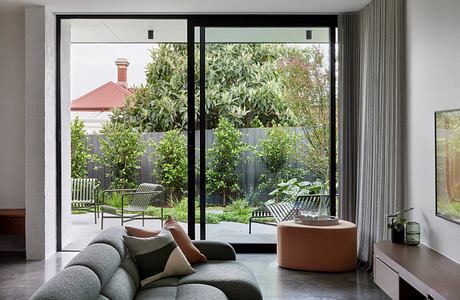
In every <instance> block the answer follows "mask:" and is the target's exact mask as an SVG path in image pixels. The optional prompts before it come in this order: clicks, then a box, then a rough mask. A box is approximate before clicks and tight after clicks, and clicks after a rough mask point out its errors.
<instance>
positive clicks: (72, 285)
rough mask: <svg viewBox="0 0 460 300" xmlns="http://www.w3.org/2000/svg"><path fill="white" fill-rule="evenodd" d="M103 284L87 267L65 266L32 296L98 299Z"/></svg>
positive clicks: (37, 298)
mask: <svg viewBox="0 0 460 300" xmlns="http://www.w3.org/2000/svg"><path fill="white" fill-rule="evenodd" d="M100 290H101V284H100V281H99V278H98V277H97V275H96V274H95V273H94V272H93V271H92V270H90V269H88V268H87V267H83V266H72V267H68V268H65V269H64V270H62V271H61V272H59V273H58V274H56V276H54V277H53V278H51V279H50V280H49V281H48V282H47V283H46V284H45V285H43V286H42V287H41V288H40V289H39V290H38V291H37V292H35V294H34V295H33V296H32V298H31V299H32V300H62V299H66V300H81V299H85V300H96V299H98V297H99V292H100Z"/></svg>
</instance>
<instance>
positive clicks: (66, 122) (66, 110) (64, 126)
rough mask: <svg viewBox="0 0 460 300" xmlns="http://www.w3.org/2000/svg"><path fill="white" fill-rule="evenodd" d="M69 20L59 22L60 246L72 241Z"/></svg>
mask: <svg viewBox="0 0 460 300" xmlns="http://www.w3.org/2000/svg"><path fill="white" fill-rule="evenodd" d="M70 37H71V36H70V20H62V22H61V49H60V51H61V183H62V186H61V187H62V194H61V204H62V206H61V208H62V214H61V216H62V219H61V220H62V221H61V230H62V247H63V248H64V247H65V246H66V245H68V244H69V243H70V242H71V241H72V236H71V229H72V219H71V217H72V213H71V203H70V200H71V189H72V186H71V178H70V176H71V175H70V174H71V160H70V153H71V149H70V124H71V118H70V102H71V99H70V97H71V96H70V95H71V93H70V91H71V90H70V72H71V69H70V59H71V50H70V41H71V38H70Z"/></svg>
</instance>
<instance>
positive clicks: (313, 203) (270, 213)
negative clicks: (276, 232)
mask: <svg viewBox="0 0 460 300" xmlns="http://www.w3.org/2000/svg"><path fill="white" fill-rule="evenodd" d="M321 199H323V200H326V205H328V206H329V203H330V197H329V195H303V196H297V198H296V200H295V201H294V202H279V203H274V204H268V205H263V206H261V207H259V208H257V209H255V210H254V211H253V212H252V216H251V217H250V218H249V234H251V231H252V223H258V224H264V225H271V226H276V224H277V223H279V222H283V221H289V220H292V219H294V216H295V215H296V214H297V213H298V212H299V211H302V210H314V209H318V208H319V204H320V202H321ZM268 218H273V219H275V222H265V221H263V220H260V219H268Z"/></svg>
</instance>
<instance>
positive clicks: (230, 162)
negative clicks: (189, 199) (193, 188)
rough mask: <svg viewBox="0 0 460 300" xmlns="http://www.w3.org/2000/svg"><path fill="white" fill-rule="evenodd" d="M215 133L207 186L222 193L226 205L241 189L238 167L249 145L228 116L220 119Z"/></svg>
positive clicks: (210, 151)
mask: <svg viewBox="0 0 460 300" xmlns="http://www.w3.org/2000/svg"><path fill="white" fill-rule="evenodd" d="M214 134H215V138H216V139H215V141H214V144H213V145H212V147H211V149H209V151H208V158H209V164H208V169H207V172H206V178H207V188H208V190H209V192H211V193H214V192H217V193H219V194H220V195H222V197H223V205H226V203H227V199H228V198H230V197H231V196H232V195H233V194H235V193H237V192H239V191H240V188H239V185H238V182H239V178H240V174H238V172H237V170H236V167H237V166H238V163H239V162H240V161H241V158H242V154H243V151H245V150H247V149H248V146H247V145H246V144H245V143H243V142H242V141H241V132H240V131H239V130H238V129H237V128H236V127H235V126H234V125H233V124H232V123H231V122H230V121H229V120H228V119H226V118H221V119H220V122H219V123H218V125H217V128H216V130H215V132H214Z"/></svg>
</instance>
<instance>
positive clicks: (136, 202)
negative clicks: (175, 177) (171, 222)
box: [100, 183, 164, 229]
mask: <svg viewBox="0 0 460 300" xmlns="http://www.w3.org/2000/svg"><path fill="white" fill-rule="evenodd" d="M112 193H121V207H120V208H118V207H112V206H107V205H101V206H100V211H101V229H104V218H110V219H113V218H117V219H118V218H119V219H121V225H122V226H123V224H124V223H126V222H129V221H133V220H138V219H142V226H144V220H153V219H160V220H161V226H163V206H164V192H163V186H162V185H160V184H153V183H141V184H140V185H139V187H138V188H137V189H114V190H105V191H103V192H102V199H103V200H105V195H107V194H112ZM126 197H132V199H131V202H130V204H129V205H128V206H127V207H124V205H123V204H124V203H125V202H126V200H125V198H126ZM149 205H155V206H159V207H160V215H161V216H159V217H145V210H146V209H147V207H148V206H149ZM104 213H105V214H109V215H108V216H107V215H104Z"/></svg>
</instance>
